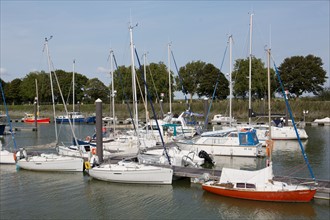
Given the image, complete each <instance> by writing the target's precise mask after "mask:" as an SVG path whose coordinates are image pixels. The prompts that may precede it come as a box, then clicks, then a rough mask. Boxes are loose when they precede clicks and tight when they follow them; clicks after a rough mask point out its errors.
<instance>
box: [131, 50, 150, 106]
mask: <svg viewBox="0 0 330 220" xmlns="http://www.w3.org/2000/svg"><path fill="white" fill-rule="evenodd" d="M134 49H135V46H134ZM135 80H136V82H137V84H138V87H139V91H140V93H141V99H142V103H143V105H144V106H146V103H145V100H144V97H143V95H144V94H143V92H142V89H141V85H140V82H139V77H138V75H137V73H136V71H135ZM145 109H146V110H147V108H146V107H145Z"/></svg>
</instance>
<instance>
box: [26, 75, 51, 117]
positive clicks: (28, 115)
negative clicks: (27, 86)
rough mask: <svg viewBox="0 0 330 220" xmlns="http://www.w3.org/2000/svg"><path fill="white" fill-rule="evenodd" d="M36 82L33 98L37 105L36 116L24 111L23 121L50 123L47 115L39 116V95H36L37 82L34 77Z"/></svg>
mask: <svg viewBox="0 0 330 220" xmlns="http://www.w3.org/2000/svg"><path fill="white" fill-rule="evenodd" d="M35 82H36V94H37V96H36V98H35V105H37V117H35V115H34V114H29V113H25V116H24V118H23V122H24V123H35V122H36V121H37V123H50V118H49V117H43V116H40V111H39V107H40V106H39V95H38V82H37V79H35Z"/></svg>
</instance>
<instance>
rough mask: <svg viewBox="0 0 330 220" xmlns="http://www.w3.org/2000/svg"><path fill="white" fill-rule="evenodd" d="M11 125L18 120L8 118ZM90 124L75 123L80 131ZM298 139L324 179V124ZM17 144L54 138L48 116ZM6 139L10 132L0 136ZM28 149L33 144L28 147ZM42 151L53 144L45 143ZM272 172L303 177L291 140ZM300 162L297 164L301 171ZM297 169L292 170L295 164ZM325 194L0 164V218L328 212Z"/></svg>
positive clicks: (242, 164)
mask: <svg viewBox="0 0 330 220" xmlns="http://www.w3.org/2000/svg"><path fill="white" fill-rule="evenodd" d="M13 125H14V126H15V127H20V126H24V125H23V124H21V123H14V124H13ZM61 130H63V131H61V133H60V134H61V136H62V138H61V140H62V141H64V142H66V141H70V139H71V137H70V136H69V135H68V136H66V135H65V134H69V133H70V132H68V128H67V127H63V128H61ZM93 130H94V126H93V125H84V126H77V128H76V133H77V135H78V136H79V137H85V136H87V135H90V134H91V132H93ZM306 131H307V134H308V135H309V139H308V142H307V143H306V142H305V143H304V148H305V150H306V153H307V156H308V158H309V161H310V163H311V166H312V168H313V171H314V174H315V176H316V178H317V179H327V180H328V179H329V169H330V168H329V167H330V166H329V146H330V137H329V134H330V127H329V126H328V127H306ZM15 139H16V142H17V144H18V146H20V147H23V146H36V145H38V146H39V147H38V149H37V150H38V151H40V150H42V149H41V148H42V147H41V146H40V145H43V144H48V143H51V142H53V141H54V140H55V138H54V129H53V125H52V124H49V125H48V124H47V125H40V126H39V129H38V132H32V131H26V130H22V131H17V133H16V135H15ZM1 141H2V144H3V146H6V147H10V145H11V144H12V142H11V137H10V136H7V137H4V138H2V139H1ZM28 149H29V151H34V150H36V149H33V147H28ZM46 151H53V149H47V150H46ZM216 160H217V167H218V168H221V167H223V166H226V167H235V168H244V169H258V168H260V167H262V166H264V163H265V159H252V158H227V157H224V158H216ZM273 161H274V173H275V175H292V176H299V177H309V174H308V172H306V171H305V170H306V169H301V168H305V167H304V166H303V167H302V166H301V164H302V163H303V159H302V155H301V152H300V148H299V145H298V144H297V143H296V142H294V141H291V142H283V141H282V142H276V143H275V148H274V153H273ZM302 170H304V171H302ZM297 171H298V172H297ZM329 206H330V205H329V201H328V200H313V201H312V202H310V203H304V204H295V203H293V204H292V203H286V204H283V203H269V202H256V201H246V200H239V199H231V198H226V197H221V196H217V195H214V194H211V193H207V192H204V191H203V190H202V189H201V186H200V185H197V184H193V183H190V181H189V180H187V179H182V180H176V181H174V182H173V184H172V185H170V186H152V185H151V186H145V185H135V184H116V183H108V182H102V181H98V180H95V179H92V178H90V177H89V176H88V175H86V174H83V173H59V172H58V173H49V172H43V173H40V172H32V171H25V170H16V167H15V165H1V166H0V219H239V218H240V219H247V218H250V219H329V217H330V216H329Z"/></svg>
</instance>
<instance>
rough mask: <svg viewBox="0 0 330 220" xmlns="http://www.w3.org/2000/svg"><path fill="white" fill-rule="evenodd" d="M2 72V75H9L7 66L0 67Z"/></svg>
mask: <svg viewBox="0 0 330 220" xmlns="http://www.w3.org/2000/svg"><path fill="white" fill-rule="evenodd" d="M0 74H1V75H7V74H8V72H7V70H6V69H5V68H2V67H0Z"/></svg>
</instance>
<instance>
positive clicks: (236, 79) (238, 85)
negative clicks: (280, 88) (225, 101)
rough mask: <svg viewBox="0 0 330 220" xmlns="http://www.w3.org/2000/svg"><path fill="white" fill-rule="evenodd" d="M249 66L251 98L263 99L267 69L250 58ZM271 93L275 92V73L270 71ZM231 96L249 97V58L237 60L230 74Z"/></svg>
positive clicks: (265, 90) (266, 89) (266, 91)
mask: <svg viewBox="0 0 330 220" xmlns="http://www.w3.org/2000/svg"><path fill="white" fill-rule="evenodd" d="M251 63H252V66H251V94H252V95H251V96H252V98H255V99H260V98H264V97H265V95H267V93H268V76H267V68H265V67H264V63H263V62H262V61H261V59H257V58H255V57H252V62H251ZM270 79H271V80H270V81H271V93H272V94H274V91H275V90H276V88H277V87H276V82H275V79H276V78H275V72H274V70H273V69H271V70H270ZM232 81H233V84H234V85H233V90H234V92H233V95H234V96H235V97H241V98H243V99H245V98H246V97H248V95H249V58H246V59H238V60H236V62H235V64H234V71H233V73H232Z"/></svg>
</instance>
